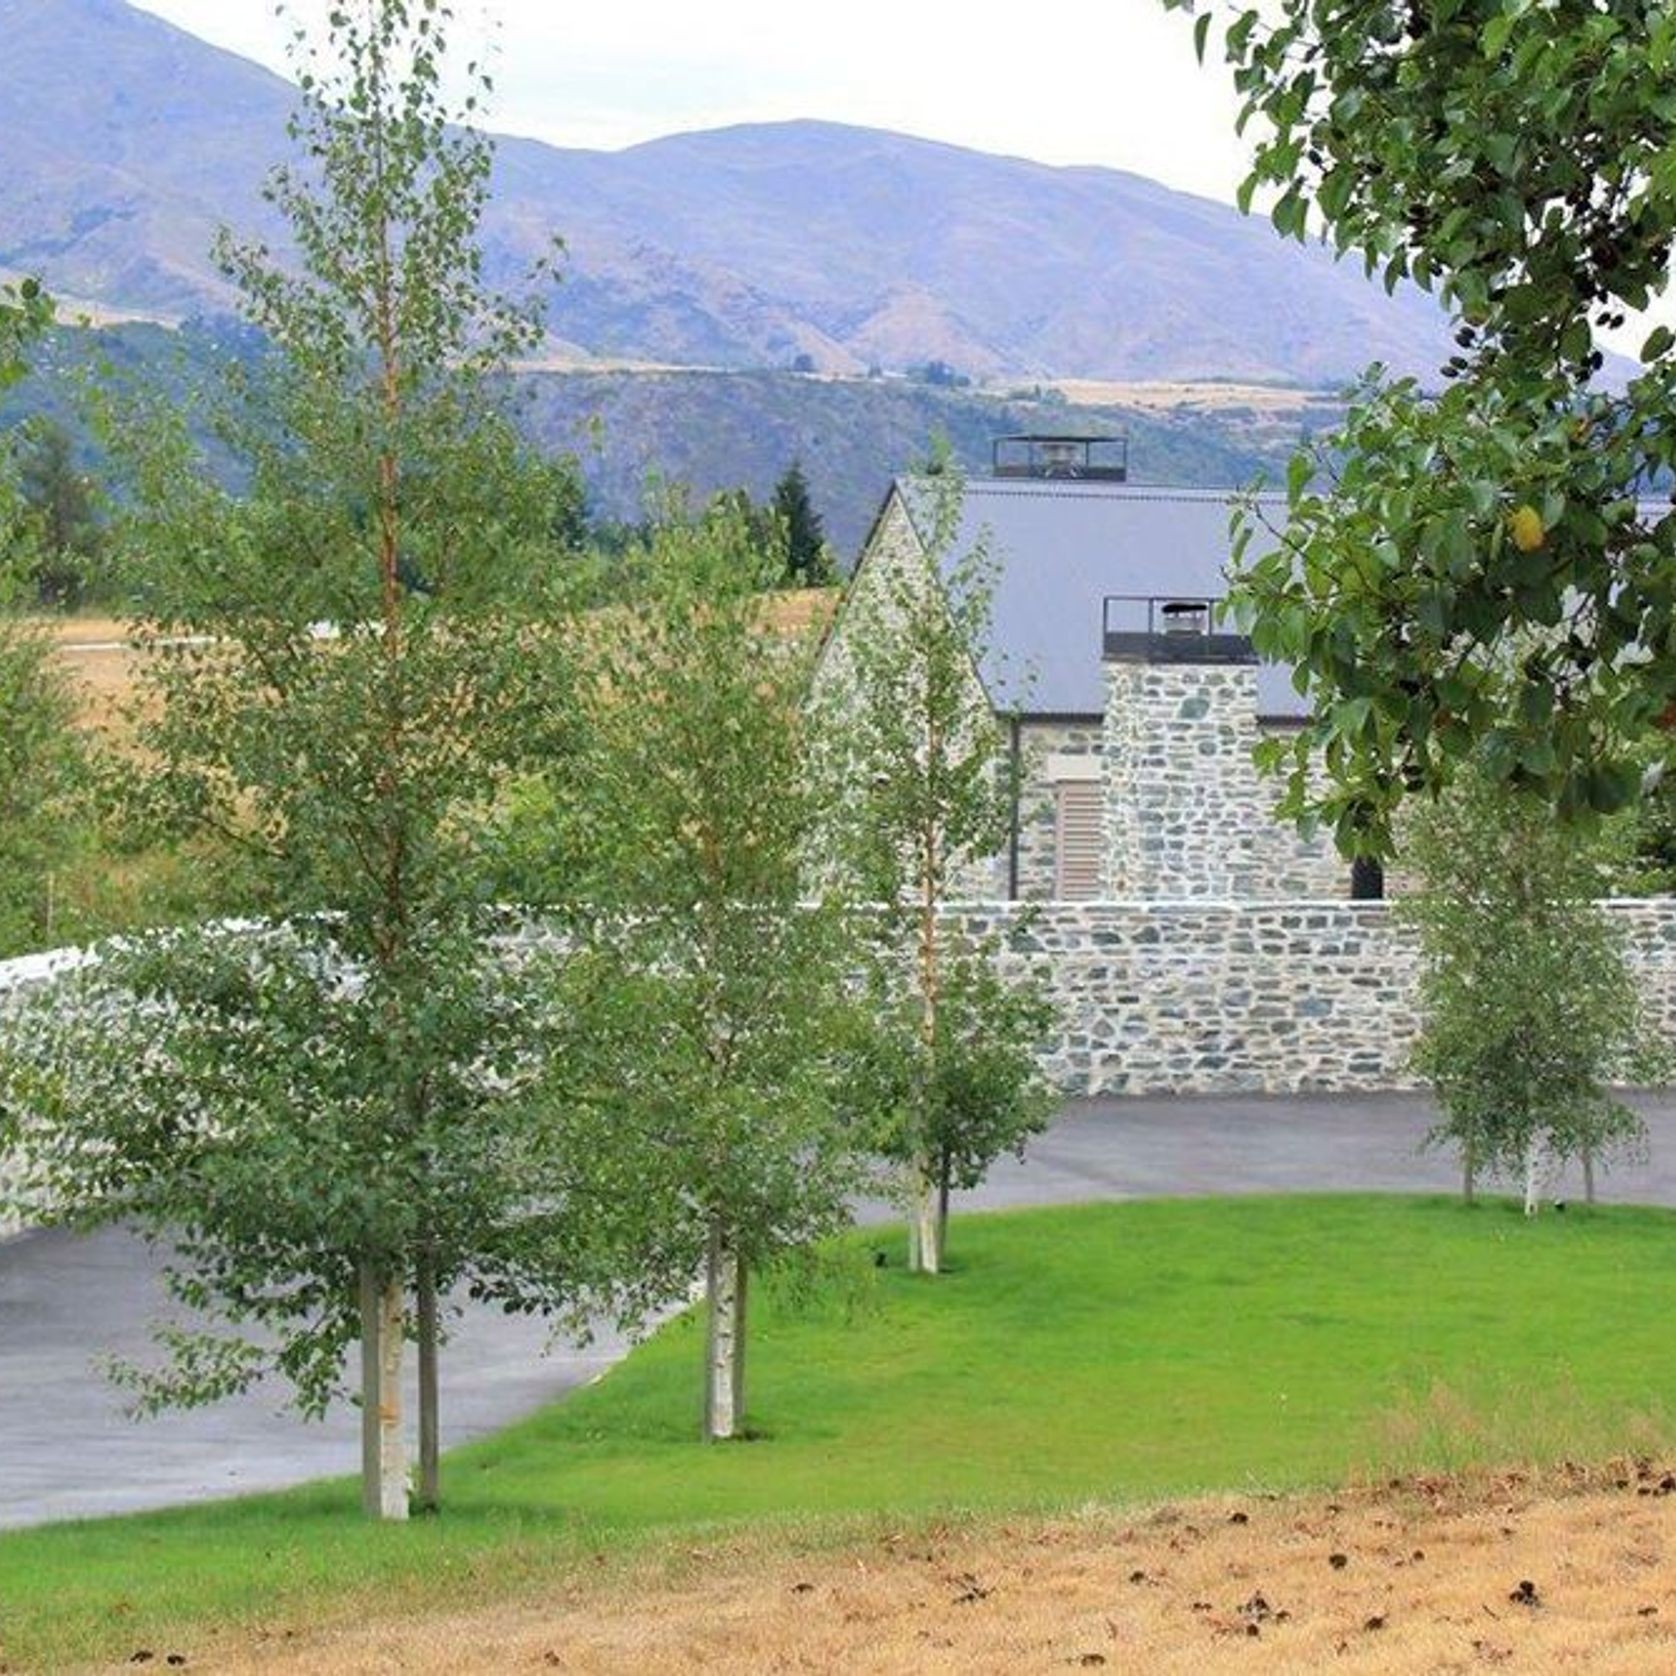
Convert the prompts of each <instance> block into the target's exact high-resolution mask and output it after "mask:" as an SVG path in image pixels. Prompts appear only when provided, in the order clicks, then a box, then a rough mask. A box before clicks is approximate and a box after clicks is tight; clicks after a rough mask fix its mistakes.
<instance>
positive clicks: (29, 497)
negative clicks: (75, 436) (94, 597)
mask: <svg viewBox="0 0 1676 1676" xmlns="http://www.w3.org/2000/svg"><path fill="white" fill-rule="evenodd" d="M18 490H19V493H20V495H21V497H22V500H23V507H24V517H25V522H26V525H27V527H28V529H29V532H30V535H31V536H32V537H33V542H34V549H35V555H36V556H35V558H34V561H33V563H32V565H31V567H30V568H31V580H32V581H33V583H34V587H35V590H36V592H37V594H38V595H39V597H40V600H41V603H42V604H43V605H53V606H62V607H70V608H73V607H75V606H77V605H80V604H81V603H82V601H83V599H84V598H85V596H86V593H87V588H88V583H89V579H90V578H89V572H90V569H91V566H92V563H93V561H94V560H95V558H96V557H97V555H98V551H99V545H100V541H101V537H102V531H101V530H100V526H99V516H98V511H97V507H96V498H95V492H94V487H93V480H92V479H91V478H90V477H89V476H88V475H87V474H86V473H85V472H83V471H81V470H79V469H78V468H77V465H76V458H75V444H74V443H73V442H72V441H71V438H70V433H69V432H68V431H66V430H65V429H64V427H63V426H62V425H60V424H58V423H57V422H56V421H54V420H51V419H41V420H39V421H37V422H36V423H35V424H33V425H31V426H30V427H29V434H28V436H27V438H26V439H25V441H24V444H23V447H22V448H21V450H20V454H19V460H18Z"/></svg>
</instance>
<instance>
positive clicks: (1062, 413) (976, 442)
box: [0, 320, 1342, 562]
mask: <svg viewBox="0 0 1676 1676" xmlns="http://www.w3.org/2000/svg"><path fill="white" fill-rule="evenodd" d="M258 351H259V344H258V340H257V339H256V338H255V336H254V334H252V333H251V332H250V331H249V330H248V329H246V328H242V327H238V326H236V325H232V324H230V323H227V322H224V321H209V320H206V321H196V322H189V323H188V324H187V325H185V326H184V327H182V328H180V329H179V330H170V329H168V328H165V327H162V326H158V325H155V324H149V323H131V324H128V325H123V326H118V327H112V328H109V329H106V330H101V331H89V330H85V329H82V328H77V327H64V328H60V329H58V330H56V331H54V332H53V333H51V334H50V335H49V337H48V339H47V341H46V343H45V345H44V346H43V348H42V350H41V352H40V353H39V354H38V355H37V356H36V357H35V366H34V370H33V371H32V373H31V374H30V376H29V377H28V378H27V379H25V380H24V382H23V383H22V384H20V385H18V386H17V387H16V388H15V389H13V390H11V391H9V392H7V393H6V395H5V396H4V397H0V430H4V429H5V428H7V427H9V426H11V425H14V424H16V423H18V422H20V421H23V420H27V419H31V418H36V417H44V418H50V419H51V420H53V421H54V422H55V423H58V424H60V425H63V426H64V427H66V428H67V429H68V430H69V431H70V433H71V434H72V436H73V437H74V439H75V441H76V445H77V452H78V455H79V457H80V459H81V461H82V463H83V464H84V466H85V467H86V468H87V469H89V470H90V471H92V472H93V474H94V475H95V476H102V475H103V471H104V462H103V461H102V460H101V458H100V454H99V449H98V445H97V443H96V441H95V439H94V437H93V436H92V435H91V434H90V432H89V430H88V428H87V425H86V420H85V415H84V409H83V406H82V402H81V400H80V393H81V392H82V391H84V390H85V388H86V386H87V384H88V383H89V382H90V381H98V382H102V383H106V384H108V383H109V382H110V381H111V380H112V379H114V380H116V381H117V382H118V383H119V384H121V385H125V386H139V387H143V388H148V389H151V390H154V391H159V392H161V393H162V396H163V399H164V400H165V401H167V402H169V403H170V404H171V405H175V406H179V407H182V408H184V409H185V410H186V411H188V412H192V411H198V410H200V403H199V402H198V400H197V399H196V395H197V392H198V391H200V390H201V389H203V388H204V387H205V386H208V385H213V384H214V383H215V381H216V380H218V378H219V377H220V375H221V373H222V372H223V371H224V370H225V368H226V367H227V366H228V364H229V363H236V362H248V361H250V359H251V358H252V357H254V356H255V355H256V354H257V353H258ZM512 411H513V412H514V413H516V414H517V415H518V417H519V420H520V422H521V423H522V424H523V425H524V427H525V429H526V432H527V434H528V435H529V436H530V438H531V439H532V440H533V441H535V442H536V443H538V444H539V445H540V446H542V447H543V448H545V449H549V450H552V451H555V452H563V453H569V454H573V455H575V457H576V460H577V464H578V466H579V468H580V471H581V474H582V478H583V481H584V483H585V484H586V486H587V491H588V507H589V511H590V514H591V515H592V516H593V517H594V518H595V519H597V520H601V521H603V522H608V523H609V522H619V523H629V524H632V523H634V522H636V521H637V520H638V519H639V518H640V517H641V516H642V515H643V513H644V511H645V508H646V495H647V489H648V487H649V485H650V484H651V482H652V481H653V480H654V479H657V480H660V481H662V482H663V483H665V484H671V483H678V484H684V485H686V486H687V487H688V488H689V489H690V490H691V491H692V492H693V493H694V495H696V496H697V497H699V498H700V499H702V498H703V497H706V496H708V495H710V494H712V493H714V492H715V491H717V490H720V489H731V488H740V487H742V488H745V489H748V490H749V491H750V493H751V494H752V496H753V497H754V498H756V499H757V500H758V501H765V500H767V499H768V498H769V496H770V495H771V493H772V491H773V486H774V483H775V482H776V480H777V479H778V478H779V477H780V475H781V473H782V472H784V470H785V469H786V467H787V466H788V465H789V464H790V463H791V462H792V461H793V460H794V459H795V460H800V461H801V462H802V464H803V467H804V470H805V473H806V475H807V477H808V480H809V486H810V492H811V494H812V496H813V499H814V503H815V507H816V510H817V511H819V512H820V514H821V516H822V518H823V520H824V522H825V525H826V533H827V538H828V539H829V540H830V541H831V543H832V545H833V547H834V549H835V550H836V551H837V553H838V554H839V556H840V558H841V559H842V560H844V561H845V562H848V561H849V560H850V559H852V558H853V557H854V556H855V554H856V552H857V551H858V550H859V548H860V546H861V543H862V540H863V538H864V537H865V535H866V533H867V530H868V528H869V526H870V525H871V523H872V520H873V518H874V516H875V515H876V514H877V512H878V510H879V504H880V502H881V500H882V499H883V497H884V493H885V490H886V488H887V487H888V485H889V483H890V480H891V477H892V476H893V475H894V474H895V473H897V472H899V471H902V470H904V469H906V468H907V467H909V466H910V465H911V464H912V463H913V462H914V461H915V460H920V459H923V458H925V456H926V454H927V453H928V451H929V447H930V443H931V439H932V437H933V436H936V435H941V436H943V437H945V438H947V440H948V442H949V444H950V446H951V447H952V448H953V450H954V453H955V456H956V458H957V459H959V460H960V462H961V463H962V464H963V465H964V466H965V467H966V468H967V469H968V470H972V471H982V470H986V469H987V468H988V466H989V463H990V448H991V444H992V442H993V441H994V439H995V438H996V437H997V436H1005V435H1010V434H1016V433H1019V432H1024V431H1037V432H1040V431H1055V430H1065V429H1074V430H1077V431H1079V432H1084V431H1086V432H1096V433H1099V434H1102V435H1123V436H1126V437H1127V438H1128V442H1129V458H1130V464H1131V467H1132V469H1133V472H1134V476H1135V479H1136V480H1137V481H1140V482H1151V483H1172V484H1188V485H1197V486H1201V487H1206V488H1227V487H1230V486H1232V485H1238V484H1244V483H1249V482H1250V481H1251V480H1252V479H1253V477H1254V476H1256V475H1257V474H1258V473H1259V472H1265V473H1267V475H1268V476H1269V478H1270V480H1271V481H1272V480H1274V479H1277V478H1278V477H1280V476H1282V475H1283V474H1284V471H1285V464H1286V460H1287V457H1288V455H1289V454H1290V452H1291V450H1292V448H1293V447H1294V445H1295V444H1296V442H1297V440H1298V438H1299V436H1300V435H1302V434H1304V433H1306V432H1315V433H1319V432H1321V431H1323V430H1325V429H1327V428H1329V427H1330V426H1332V425H1334V424H1336V423H1337V422H1338V421H1339V419H1340V418H1341V417H1342V409H1341V408H1340V407H1339V406H1338V404H1337V403H1335V402H1333V401H1331V400H1329V399H1326V398H1319V397H1311V396H1309V395H1307V394H1305V393H1304V392H1301V391H1281V390H1262V391H1257V390H1245V391H1242V390H1240V389H1239V388H1237V387H1234V386H1218V387H1215V388H1213V389H1207V390H1205V391H1203V392H1200V393H1199V394H1198V395H1197V396H1194V397H1190V398H1187V399H1185V400H1183V401H1182V402H1181V403H1180V404H1179V405H1176V406H1173V407H1167V408H1160V407H1159V406H1157V405H1153V406H1151V407H1143V406H1141V405H1138V403H1137V402H1136V401H1133V400H1131V401H1127V402H1126V401H1124V400H1123V399H1122V393H1121V392H1120V391H1116V390H1114V391H1113V392H1112V396H1111V399H1108V400H1104V401H1102V402H1100V403H1089V404H1078V405H1076V406H1074V407H1073V406H1072V405H1070V404H1069V403H1068V402H1067V401H1066V400H1065V398H1064V397H1063V396H1062V395H1060V394H1059V393H1058V392H1056V391H1053V390H1051V389H1036V388H1025V389H1019V390H1014V391H1012V392H1011V393H1009V394H991V393H988V392H983V391H978V390H959V389H957V390H951V389H942V388H937V387H935V386H932V385H929V384H926V383H924V382H918V381H914V380H910V379H904V378H877V379H870V378H837V377H824V376H823V377H811V376H806V375H802V374H797V373H790V372H775V371H735V372H715V371H704V370H701V369H689V370H684V371H667V372H654V371H644V370H641V371H634V372H625V371H596V372H570V373H561V372H538V373H531V374H528V375H526V376H525V377H523V378H522V379H521V380H520V381H519V388H518V391H517V399H516V401H515V402H514V403H513V404H512ZM200 440H201V441H203V442H204V443H205V445H206V448H207V449H208V452H209V458H210V460H211V464H212V468H213V469H215V470H217V471H218V472H219V473H220V474H222V475H223V477H224V478H225V480H226V481H228V482H234V483H236V482H237V481H238V473H237V470H236V468H235V467H234V466H233V464H232V462H230V461H229V460H227V459H226V457H225V456H224V455H222V454H221V453H220V452H219V451H218V450H217V449H216V448H215V446H214V444H213V442H212V441H211V440H210V438H209V437H208V436H201V437H200Z"/></svg>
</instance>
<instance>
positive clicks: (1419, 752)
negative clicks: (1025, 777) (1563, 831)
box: [1165, 0, 1676, 851]
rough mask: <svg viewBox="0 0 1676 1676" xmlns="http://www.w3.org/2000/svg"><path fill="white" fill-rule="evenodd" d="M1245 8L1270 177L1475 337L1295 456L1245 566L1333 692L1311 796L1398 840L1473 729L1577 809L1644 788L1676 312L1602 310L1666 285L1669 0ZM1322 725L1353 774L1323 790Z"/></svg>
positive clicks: (1269, 187)
mask: <svg viewBox="0 0 1676 1676" xmlns="http://www.w3.org/2000/svg"><path fill="white" fill-rule="evenodd" d="M1165 3H1166V4H1168V5H1172V6H1177V7H1184V6H1187V7H1190V0H1165ZM1223 15H1224V17H1225V18H1226V20H1227V28H1226V33H1225V42H1226V52H1227V57H1228V60H1229V62H1230V63H1231V64H1232V65H1233V67H1234V77H1235V82H1236V85H1237V87H1238V89H1239V91H1240V92H1241V94H1242V95H1243V98H1244V108H1243V113H1242V118H1241V120H1242V123H1249V124H1251V125H1252V126H1253V128H1254V130H1255V132H1256V133H1257V135H1258V140H1257V146H1256V152H1255V158H1254V164H1253V169H1252V173H1251V176H1250V178H1249V179H1248V181H1247V182H1246V185H1245V188H1244V196H1245V199H1246V201H1247V202H1249V201H1250V199H1251V197H1252V196H1253V195H1254V194H1256V193H1257V192H1259V191H1262V192H1265V193H1269V194H1272V195H1273V197H1274V202H1273V208H1272V212H1271V213H1272V217H1273V220H1274V222H1275V225H1276V226H1277V228H1279V230H1280V231H1281V232H1282V233H1285V234H1289V235H1295V236H1297V237H1299V238H1304V237H1306V236H1307V235H1308V234H1309V231H1310V229H1311V228H1312V226H1316V225H1323V226H1324V227H1325V230H1326V232H1327V234H1328V236H1329V237H1330V238H1331V240H1332V241H1333V243H1334V244H1335V245H1336V246H1337V248H1338V249H1339V250H1340V251H1344V252H1354V253H1355V254H1357V255H1359V256H1360V257H1361V258H1362V259H1363V260H1364V262H1365V263H1366V264H1367V266H1368V268H1369V269H1370V271H1377V272H1380V273H1382V274H1383V276H1384V277H1385V279H1386V282H1387V283H1388V284H1392V285H1394V284H1396V283H1397V282H1398V281H1400V280H1402V279H1405V278H1407V279H1413V280H1415V281H1417V282H1418V283H1420V284H1421V285H1424V286H1429V287H1433V288H1435V289H1436V291H1437V294H1438V296H1439V298H1440V300H1441V301H1442V302H1443V304H1444V305H1445V307H1446V308H1447V310H1448V312H1449V316H1450V319H1451V320H1452V322H1453V325H1454V328H1455V332H1456V338H1457V343H1458V345H1459V353H1458V354H1455V355H1453V356H1452V357H1451V358H1450V359H1449V361H1448V362H1447V363H1446V364H1445V365H1444V366H1443V367H1442V368H1441V369H1440V372H1441V374H1442V379H1441V380H1440V382H1442V383H1446V384H1447V385H1448V388H1447V389H1446V390H1445V391H1444V393H1443V394H1442V395H1441V396H1435V397H1434V396H1433V395H1431V394H1429V393H1427V392H1426V391H1424V390H1423V389H1422V388H1421V387H1420V385H1419V384H1417V383H1416V382H1415V381H1413V380H1410V379H1396V380H1391V379H1387V378H1385V377H1383V376H1382V375H1376V376H1374V377H1373V378H1372V379H1370V380H1369V382H1368V383H1367V384H1366V385H1365V386H1364V388H1363V389H1362V391H1361V392H1360V393H1359V395H1358V397H1357V399H1356V401H1355V403H1354V405H1353V407H1352V409H1351V412H1350V415H1349V418H1348V420H1347V422H1346V424H1345V426H1344V427H1343V429H1342V430H1341V431H1340V432H1339V433H1338V434H1336V435H1335V436H1332V437H1329V438H1326V439H1323V442H1322V444H1321V446H1320V448H1319V449H1317V450H1314V451H1311V452H1306V453H1305V454H1303V455H1300V456H1299V458H1298V459H1297V460H1296V461H1295V462H1294V465H1293V468H1292V471H1291V474H1290V479H1289V482H1288V501H1289V519H1288V524H1287V527H1286V529H1285V531H1284V532H1283V536H1282V539H1281V542H1280V545H1279V547H1278V549H1277V550H1276V551H1275V552H1274V554H1273V555H1272V556H1271V557H1267V558H1262V559H1258V560H1257V561H1256V562H1255V563H1253V564H1252V565H1251V566H1250V567H1249V569H1248V571H1247V573H1246V576H1245V578H1244V580H1243V582H1242V584H1241V587H1240V590H1239V608H1240V610H1241V612H1242V614H1243V616H1244V617H1245V619H1246V620H1247V621H1248V622H1249V623H1250V625H1251V632H1252V634H1253V637H1254V639H1255V640H1256V642H1257V644H1258V646H1259V648H1260V649H1261V650H1262V651H1264V652H1265V653H1267V654H1269V655H1271V656H1274V657H1277V658H1282V659H1285V660H1288V661H1290V662H1293V663H1294V664H1296V665H1297V667H1298V668H1299V669H1300V670H1301V671H1302V672H1303V673H1304V675H1305V677H1306V678H1307V680H1308V682H1309V683H1310V689H1311V691H1312V693H1313V694H1314V697H1315V700H1316V705H1315V719H1314V721H1313V723H1312V725H1311V726H1310V727H1309V728H1307V729H1306V730H1304V732H1303V733H1302V734H1301V735H1300V737H1299V739H1298V740H1297V742H1296V745H1297V750H1296V757H1295V760H1294V768H1295V772H1294V776H1293V780H1292V785H1291V792H1290V806H1291V808H1292V809H1293V810H1294V812H1298V813H1303V812H1306V811H1311V810H1313V811H1315V812H1318V813H1320V814H1322V815H1324V816H1325V817H1326V818H1327V819H1329V820H1330V821H1331V822H1332V823H1333V824H1334V825H1335V827H1336V829H1337V832H1338V835H1339V837H1340V840H1341V842H1342V843H1344V844H1345V845H1346V846H1349V847H1355V848H1359V849H1363V850H1368V851H1381V850H1385V849H1388V848H1389V846H1390V839H1391V830H1390V814H1391V810H1392V808H1393V806H1394V805H1395V804H1396V803H1397V802H1398V800H1399V799H1400V798H1401V797H1402V796H1403V795H1404V794H1405V793H1407V792H1410V791H1415V790H1419V789H1422V788H1436V787H1437V786H1439V785H1441V784H1443V783H1445V782H1447V781H1448V780H1449V779H1450V778H1451V777H1452V775H1453V774H1454V772H1455V771H1456V769H1457V768H1458V767H1459V765H1460V764H1461V763H1463V762H1464V761H1466V760H1467V759H1468V757H1469V756H1472V757H1475V760H1478V761H1479V762H1481V764H1482V766H1483V767H1484V769H1485V771H1486V772H1488V773H1489V774H1490V775H1491V777H1492V778H1494V779H1497V780H1499V781H1505V782H1507V783H1510V784H1514V785H1517V786H1520V787H1522V788H1525V789H1527V790H1530V791H1531V792H1533V793H1535V794H1536V795H1538V796H1539V797H1540V798H1542V799H1543V800H1544V801H1546V802H1547V803H1549V804H1550V805H1552V806H1555V807H1557V808H1558V809H1559V810H1560V811H1561V812H1563V813H1566V814H1572V813H1581V812H1584V811H1600V810H1610V809H1614V808H1617V807H1620V806H1621V805H1623V804H1624V803H1626V802H1627V801H1628V800H1630V799H1631V798H1632V797H1633V796H1634V794H1635V791H1636V787H1637V781H1638V775H1637V768H1636V761H1635V752H1636V749H1637V747H1638V746H1639V744H1640V741H1641V740H1642V739H1643V737H1644V736H1645V735H1646V733H1647V732H1648V730H1649V729H1654V728H1662V729H1666V730H1668V729H1669V727H1670V726H1671V725H1672V719H1673V717H1676V657H1672V656H1671V655H1670V654H1671V651H1672V649H1673V646H1676V516H1673V515H1672V514H1671V511H1670V508H1669V505H1668V496H1667V494H1666V492H1665V491H1666V489H1667V487H1668V480H1669V474H1670V471H1671V468H1672V465H1673V463H1676V431H1673V429H1672V427H1671V425H1670V423H1669V414H1670V412H1671V408H1672V401H1673V398H1676V338H1673V336H1672V333H1671V331H1670V330H1669V329H1667V328H1665V327H1658V328H1656V329H1654V330H1652V331H1650V332H1649V333H1648V334H1647V336H1646V339H1645V341H1644V343H1643V344H1642V345H1641V349H1640V356H1639V361H1638V363H1637V364H1634V365H1632V366H1630V367H1629V368H1628V370H1627V374H1626V375H1625V376H1623V377H1620V376H1619V375H1618V370H1617V369H1616V368H1613V367H1610V366H1606V365H1605V364H1604V362H1603V344H1602V341H1601V333H1602V331H1604V330H1609V329H1611V328H1613V327H1620V326H1622V325H1624V323H1625V320H1626V317H1627V316H1628V315H1629V314H1630V313H1631V312H1632V311H1637V310H1640V309H1642V308H1644V307H1645V306H1646V305H1647V304H1648V303H1649V301H1650V300H1652V299H1654V298H1657V297H1658V296H1660V295H1662V294H1663V292H1664V290H1665V286H1666V281H1667V268H1668V261H1669V256H1670V249H1671V243H1672V237H1673V235H1676V147H1673V145H1672V135H1673V132H1676V91H1673V89H1676V79H1673V78H1676V13H1673V12H1672V9H1671V7H1670V6H1669V4H1668V3H1667V0H1555V3H1553V4H1548V5H1541V6H1536V5H1529V4H1526V3H1524V0H1348V3H1346V4H1342V5H1335V6H1331V7H1327V6H1322V5H1320V4H1317V3H1315V0H1280V3H1279V4H1278V5H1276V6H1275V7H1273V8H1265V9H1262V10H1258V9H1255V8H1242V7H1238V6H1235V7H1231V8H1228V9H1227V10H1226V11H1225V12H1224V14H1223ZM1212 21H1213V20H1212V17H1211V16H1210V15H1206V16H1204V17H1201V19H1200V20H1199V25H1198V30H1199V33H1198V40H1199V46H1200V50H1201V52H1203V50H1204V47H1205V45H1206V42H1207V38H1208V33H1209V28H1210V25H1211V23H1212ZM1648 495H1652V496H1653V498H1654V501H1655V504H1652V505H1648V504H1645V503H1644V502H1643V499H1642V497H1646V496H1648ZM1252 533H1253V531H1252V529H1251V527H1250V526H1248V528H1247V531H1246V535H1245V539H1247V540H1249V538H1250V536H1251V535H1252ZM1316 752H1323V753H1324V754H1325V758H1326V761H1327V763H1328V765H1329V767H1330V768H1331V770H1332V779H1331V783H1330V784H1328V785H1326V786H1325V787H1324V788H1317V790H1316V791H1312V789H1311V787H1310V784H1309V781H1308V778H1307V775H1306V765H1307V761H1308V759H1309V758H1310V757H1311V755H1313V754H1314V753H1316Z"/></svg>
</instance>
